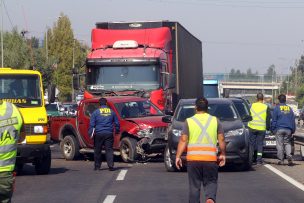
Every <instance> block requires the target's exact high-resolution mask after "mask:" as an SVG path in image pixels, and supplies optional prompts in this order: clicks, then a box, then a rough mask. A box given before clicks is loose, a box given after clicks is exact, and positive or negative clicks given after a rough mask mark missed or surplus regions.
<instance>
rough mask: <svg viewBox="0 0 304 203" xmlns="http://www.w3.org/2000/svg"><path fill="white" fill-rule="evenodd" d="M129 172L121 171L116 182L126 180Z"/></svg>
mask: <svg viewBox="0 0 304 203" xmlns="http://www.w3.org/2000/svg"><path fill="white" fill-rule="evenodd" d="M127 171H128V170H121V171H120V172H119V174H118V176H117V178H116V180H124V179H125V176H126V174H127Z"/></svg>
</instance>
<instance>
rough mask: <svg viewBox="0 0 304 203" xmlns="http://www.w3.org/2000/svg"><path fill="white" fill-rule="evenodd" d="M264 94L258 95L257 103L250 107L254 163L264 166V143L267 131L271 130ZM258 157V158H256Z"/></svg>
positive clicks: (250, 133)
mask: <svg viewBox="0 0 304 203" xmlns="http://www.w3.org/2000/svg"><path fill="white" fill-rule="evenodd" d="M263 99H264V97H263V94H262V93H258V94H257V101H256V102H254V103H253V104H252V105H251V107H250V114H251V116H252V120H251V121H250V122H248V128H249V142H250V145H251V147H252V148H253V149H254V160H253V162H254V163H257V164H262V163H263V160H262V156H263V142H264V139H265V135H266V130H270V119H271V113H270V109H269V107H268V106H267V105H266V104H264V103H263ZM255 157H256V158H255Z"/></svg>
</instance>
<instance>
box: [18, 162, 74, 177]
mask: <svg viewBox="0 0 304 203" xmlns="http://www.w3.org/2000/svg"><path fill="white" fill-rule="evenodd" d="M67 171H69V169H67V168H63V167H60V168H51V169H50V172H49V174H46V175H56V174H61V173H65V172H67ZM36 175H37V174H36V171H35V166H32V165H29V164H24V166H23V168H22V170H18V171H17V176H36Z"/></svg>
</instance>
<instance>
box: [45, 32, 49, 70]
mask: <svg viewBox="0 0 304 203" xmlns="http://www.w3.org/2000/svg"><path fill="white" fill-rule="evenodd" d="M45 58H46V63H47V64H48V59H49V53H48V27H46V32H45Z"/></svg>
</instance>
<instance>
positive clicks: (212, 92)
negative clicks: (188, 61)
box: [204, 84, 220, 98]
mask: <svg viewBox="0 0 304 203" xmlns="http://www.w3.org/2000/svg"><path fill="white" fill-rule="evenodd" d="M219 96H220V95H219V90H218V85H217V84H214V85H211V84H204V97H206V98H219Z"/></svg>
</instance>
